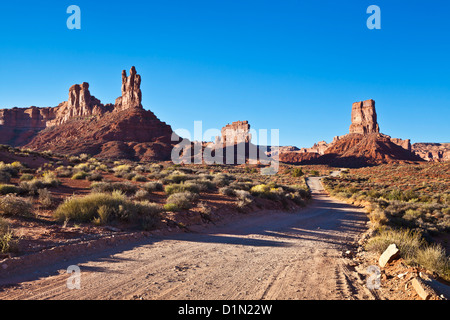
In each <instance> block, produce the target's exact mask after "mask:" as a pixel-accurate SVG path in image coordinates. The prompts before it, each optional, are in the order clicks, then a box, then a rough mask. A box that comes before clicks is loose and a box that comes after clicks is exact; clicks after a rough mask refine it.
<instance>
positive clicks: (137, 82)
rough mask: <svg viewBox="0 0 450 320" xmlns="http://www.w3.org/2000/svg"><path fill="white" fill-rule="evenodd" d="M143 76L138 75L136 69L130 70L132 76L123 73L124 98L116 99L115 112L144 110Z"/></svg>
mask: <svg viewBox="0 0 450 320" xmlns="http://www.w3.org/2000/svg"><path fill="white" fill-rule="evenodd" d="M141 102H142V92H141V76H140V75H139V74H137V73H136V68H135V67H132V68H131V69H130V75H129V76H128V77H127V72H126V71H125V70H123V71H122V96H121V97H119V98H117V99H116V104H115V110H117V111H120V110H125V109H129V108H142V104H141Z"/></svg>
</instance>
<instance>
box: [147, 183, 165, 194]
mask: <svg viewBox="0 0 450 320" xmlns="http://www.w3.org/2000/svg"><path fill="white" fill-rule="evenodd" d="M142 188H143V189H144V190H146V191H148V192H155V191H163V190H164V186H163V184H162V183H161V182H158V181H150V182H147V183H145V184H144V185H143V186H142Z"/></svg>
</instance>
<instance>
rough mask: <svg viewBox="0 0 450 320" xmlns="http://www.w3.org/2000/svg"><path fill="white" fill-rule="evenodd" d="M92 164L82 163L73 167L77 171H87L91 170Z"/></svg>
mask: <svg viewBox="0 0 450 320" xmlns="http://www.w3.org/2000/svg"><path fill="white" fill-rule="evenodd" d="M91 168H92V165H91V164H89V163H80V164H77V165H76V166H74V167H73V169H74V170H75V171H85V172H89V171H91Z"/></svg>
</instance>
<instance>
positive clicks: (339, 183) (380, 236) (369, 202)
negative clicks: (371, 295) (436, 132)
mask: <svg viewBox="0 0 450 320" xmlns="http://www.w3.org/2000/svg"><path fill="white" fill-rule="evenodd" d="M323 182H324V185H325V187H326V189H327V190H328V191H329V192H330V194H332V195H333V196H336V197H338V198H341V199H344V200H346V201H348V202H351V203H353V204H356V205H363V206H365V207H366V208H367V209H368V214H369V218H370V221H371V223H372V226H373V228H374V229H376V231H377V232H376V234H375V236H374V237H373V238H372V239H370V240H369V242H368V244H367V248H368V249H369V250H374V251H377V252H382V251H384V250H385V249H386V247H387V246H388V245H389V244H390V243H392V242H394V243H396V244H397V246H398V247H399V249H400V251H401V252H402V255H403V256H404V257H405V259H406V260H407V261H408V262H409V263H411V264H417V265H421V266H424V267H427V268H428V269H429V270H431V271H434V272H436V273H438V274H440V275H441V276H442V277H444V278H446V279H450V263H449V257H448V252H446V249H445V248H448V245H449V243H448V241H449V238H448V235H449V231H450V163H448V162H447V163H424V164H388V165H380V166H376V167H367V168H361V169H352V170H347V171H346V172H343V173H342V174H341V176H340V177H329V178H325V179H324V180H323ZM447 250H448V249H447Z"/></svg>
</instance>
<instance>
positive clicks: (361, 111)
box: [350, 99, 380, 135]
mask: <svg viewBox="0 0 450 320" xmlns="http://www.w3.org/2000/svg"><path fill="white" fill-rule="evenodd" d="M379 132H380V127H379V126H378V122H377V112H376V111H375V101H374V100H372V99H370V100H366V101H360V102H355V103H353V105H352V124H351V125H350V133H359V134H363V135H366V134H370V133H379Z"/></svg>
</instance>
